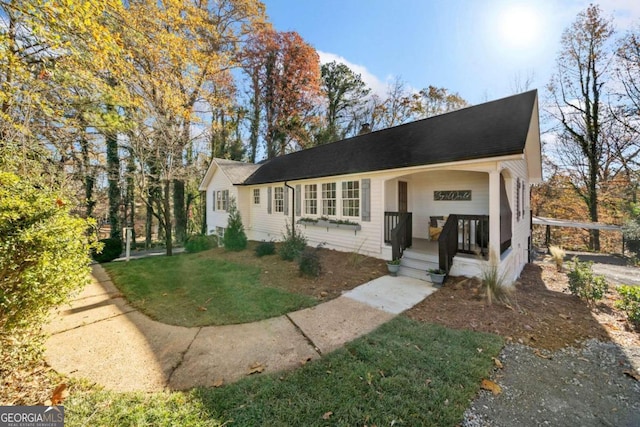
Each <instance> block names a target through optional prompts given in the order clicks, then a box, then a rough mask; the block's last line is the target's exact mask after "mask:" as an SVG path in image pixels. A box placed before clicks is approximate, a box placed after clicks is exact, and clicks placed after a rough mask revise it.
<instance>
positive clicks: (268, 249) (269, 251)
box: [256, 242, 276, 257]
mask: <svg viewBox="0 0 640 427" xmlns="http://www.w3.org/2000/svg"><path fill="white" fill-rule="evenodd" d="M275 253H276V244H275V243H273V242H260V243H258V246H256V256H257V257H263V256H265V255H273V254H275Z"/></svg>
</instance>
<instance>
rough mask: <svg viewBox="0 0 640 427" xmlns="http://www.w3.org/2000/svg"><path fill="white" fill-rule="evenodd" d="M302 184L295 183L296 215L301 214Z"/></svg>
mask: <svg viewBox="0 0 640 427" xmlns="http://www.w3.org/2000/svg"><path fill="white" fill-rule="evenodd" d="M301 187H302V186H301V185H300V184H298V185H296V215H297V216H300V215H302V188H301Z"/></svg>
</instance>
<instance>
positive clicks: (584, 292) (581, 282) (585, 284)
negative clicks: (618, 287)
mask: <svg viewBox="0 0 640 427" xmlns="http://www.w3.org/2000/svg"><path fill="white" fill-rule="evenodd" d="M592 265H593V263H592V262H581V261H580V260H579V259H578V258H574V259H573V262H572V266H571V271H569V273H567V276H568V277H569V291H570V292H571V293H572V294H573V295H577V296H578V297H579V298H581V299H584V300H585V301H587V302H588V303H589V304H593V303H594V302H595V301H598V300H601V299H602V298H603V297H604V294H605V293H606V292H607V290H608V289H609V285H608V283H607V280H606V279H605V278H604V276H594V275H593V271H592V270H591V266H592Z"/></svg>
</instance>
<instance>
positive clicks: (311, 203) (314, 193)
mask: <svg viewBox="0 0 640 427" xmlns="http://www.w3.org/2000/svg"><path fill="white" fill-rule="evenodd" d="M304 213H305V215H317V214H318V185H317V184H307V185H305V186H304Z"/></svg>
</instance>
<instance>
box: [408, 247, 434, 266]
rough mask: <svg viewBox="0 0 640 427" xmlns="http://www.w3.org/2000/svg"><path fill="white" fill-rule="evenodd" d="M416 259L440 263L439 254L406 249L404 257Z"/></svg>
mask: <svg viewBox="0 0 640 427" xmlns="http://www.w3.org/2000/svg"><path fill="white" fill-rule="evenodd" d="M405 258H408V259H416V260H420V261H424V262H433V263H435V264H437V263H438V255H437V254H425V253H424V252H417V251H414V250H412V249H410V248H409V249H405V250H404V252H403V253H402V259H405Z"/></svg>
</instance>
